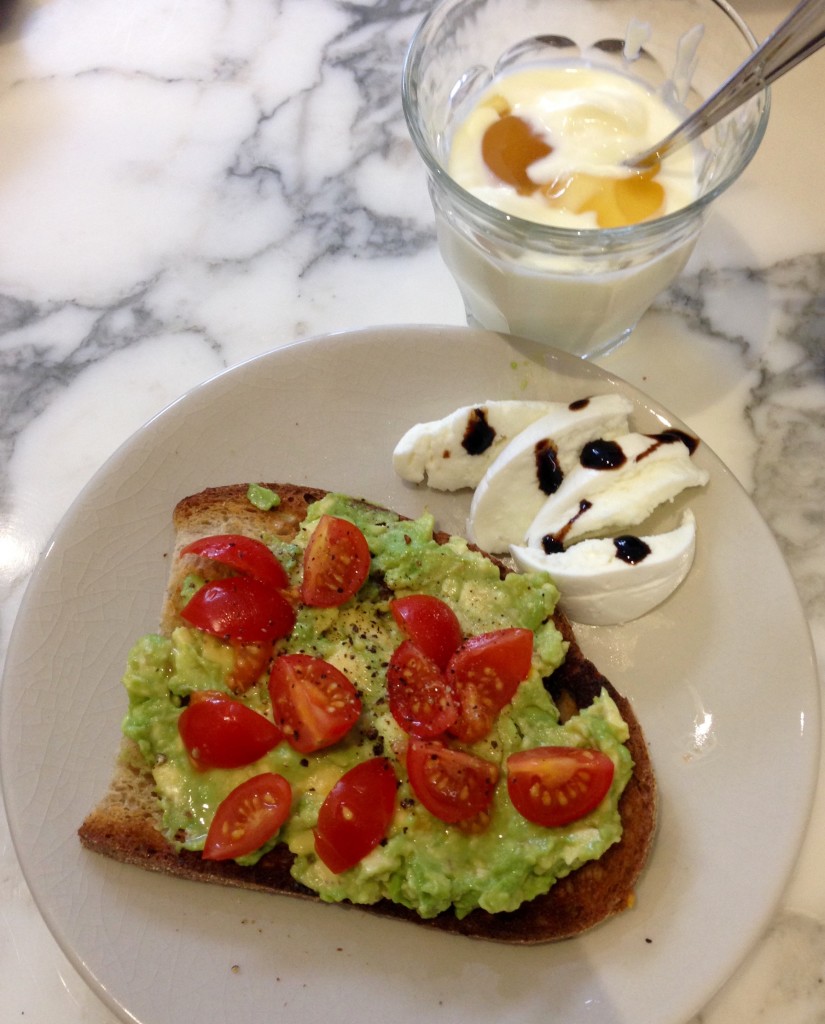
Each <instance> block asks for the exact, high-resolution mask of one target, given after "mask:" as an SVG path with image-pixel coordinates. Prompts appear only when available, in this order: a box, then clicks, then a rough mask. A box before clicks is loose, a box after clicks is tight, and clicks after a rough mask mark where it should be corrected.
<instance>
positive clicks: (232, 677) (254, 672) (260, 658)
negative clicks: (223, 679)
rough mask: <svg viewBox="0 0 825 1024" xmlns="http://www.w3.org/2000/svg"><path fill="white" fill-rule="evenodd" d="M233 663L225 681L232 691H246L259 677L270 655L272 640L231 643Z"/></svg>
mask: <svg viewBox="0 0 825 1024" xmlns="http://www.w3.org/2000/svg"><path fill="white" fill-rule="evenodd" d="M232 656H233V659H234V661H233V664H232V671H231V672H230V673H229V678H228V679H227V683H228V684H229V688H230V689H231V690H232V692H233V693H246V691H247V690H248V689H249V688H250V686H254V685H255V683H257V682H258V680H259V679H260V678H261V676H262V675H263V673H264V670H265V669H266V667H267V665H268V664H269V659H270V658H271V657H272V642H271V641H268V642H267V643H264V644H237V643H236V644H232Z"/></svg>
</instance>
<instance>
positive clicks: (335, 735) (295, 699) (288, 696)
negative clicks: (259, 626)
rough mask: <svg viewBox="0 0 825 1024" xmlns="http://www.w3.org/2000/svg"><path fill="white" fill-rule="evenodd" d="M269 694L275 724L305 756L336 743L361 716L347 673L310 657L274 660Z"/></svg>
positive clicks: (303, 655) (291, 744) (285, 656)
mask: <svg viewBox="0 0 825 1024" xmlns="http://www.w3.org/2000/svg"><path fill="white" fill-rule="evenodd" d="M269 695H270V699H271V700H272V713H273V716H274V718H275V723H276V725H278V726H279V727H280V728H281V729H282V730H283V733H284V736H285V737H286V740H287V742H288V743H289V744H290V746H292V747H294V749H295V750H298V751H300V752H301V753H302V754H310V753H312V751H314V750H320V749H321V748H322V747H329V746H331V745H332V744H333V743H337V742H338V740H340V739H341V737H342V736H345V735H346V734H347V733H348V732H349V730H350V729H351V728H352V726H353V725H354V724H355V723H356V721H357V720H358V716H359V715H360V714H361V698H360V697H359V696H358V693H357V691H356V689H355V687H354V686H353V685H352V683H351V682H350V681H349V679H347V677H346V676H345V675H344V673H343V672H341V671H339V670H338V669H337V668H336V667H335V666H334V665H330V663H329V662H328V661H324V660H323V658H313V657H312V656H311V655H309V654H282V655H281V656H280V657H279V658H276V659H275V661H274V662H273V663H272V671H271V672H270V675H269Z"/></svg>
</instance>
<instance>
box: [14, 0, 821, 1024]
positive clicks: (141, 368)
mask: <svg viewBox="0 0 825 1024" xmlns="http://www.w3.org/2000/svg"><path fill="white" fill-rule="evenodd" d="M428 6H429V4H428V3H427V2H426V0H362V2H356V0H144V2H143V3H141V4H125V3H119V2H117V0H83V2H79V0H0V602H1V603H0V652H3V651H5V649H6V645H7V643H8V638H9V635H10V632H11V629H12V626H13V621H14V618H15V613H16V611H17V608H18V606H19V603H20V600H21V597H22V594H23V591H24V588H25V584H26V580H27V578H28V576H29V574H30V572H31V570H32V569H33V567H34V565H35V563H36V560H37V558H38V556H39V554H40V553H41V552H42V550H43V549H44V546H45V545H46V543H47V541H48V538H49V536H50V534H51V532H52V530H53V529H54V528H55V526H56V524H57V523H58V521H59V520H60V518H61V516H62V515H63V513H64V512H65V510H66V509H67V508H68V506H69V505H70V503H71V502H72V500H73V498H74V497H75V496H76V494H77V493H78V491H79V490H80V488H81V487H82V486H83V484H84V483H85V482H86V481H87V480H88V479H89V478H90V477H91V475H92V474H93V473H94V472H95V471H96V470H97V469H98V467H100V466H101V464H102V463H103V462H104V460H105V459H106V458H107V457H108V456H109V455H110V454H111V453H112V452H113V451H114V449H115V448H116V447H117V446H118V445H119V444H120V443H121V442H122V441H124V440H125V439H126V438H128V437H129V436H130V435H131V434H132V433H133V432H134V431H135V430H137V429H138V428H139V427H140V426H141V424H143V423H144V422H145V421H146V420H147V419H148V418H150V417H151V416H153V415H154V414H155V413H156V412H158V411H159V410H160V409H162V408H163V407H164V406H166V405H167V404H168V403H169V402H171V401H172V400H174V399H175V398H177V397H179V396H180V395H181V394H183V393H184V392H185V391H186V390H188V389H189V388H191V387H192V386H194V385H197V384H198V383H200V382H202V381H204V380H205V379H207V378H209V377H211V376H212V375H214V374H215V373H217V372H218V371H221V370H223V369H225V368H227V367H230V366H233V365H235V364H237V363H239V362H241V361H243V360H245V359H247V358H249V357H251V356H253V355H255V354H257V353H260V352H263V351H266V350H268V349H271V348H274V347H277V346H279V345H282V344H286V343H288V342H292V341H294V340H296V339H301V338H304V337H309V336H313V335H317V334H321V333H325V332H329V331H333V330H335V331H337V330H342V329H347V328H358V327H364V326H371V325H379V324H389V323H446V324H461V323H463V319H464V314H463V308H462V305H461V302H460V299H459V297H458V293H457V291H456V289H455V287H454V285H453V283H452V281H451V279H450V278H449V276H448V274H447V272H446V270H445V268H444V267H443V265H442V263H441V261H440V258H439V256H438V253H437V250H436V247H435V240H434V233H433V228H432V218H431V212H430V207H429V201H428V198H427V194H426V186H425V181H424V174H423V169H422V167H421V165H420V163H419V160H418V158H417V157H416V155H415V153H414V152H413V149H412V146H411V143H410V141H409V139H408V136H407V132H406V128H405V124H404V121H403V117H402V114H401V107H400V92H399V75H400V67H401V62H402V59H403V53H404V50H405V47H406V44H407V41H408V39H409V37H410V35H411V33H412V31H413V29H414V27H415V25H416V24H417V22H418V21H419V19H420V17H421V16H422V15H423V13H424V12H425V11H426V9H427V8H428ZM739 9H740V11H741V12H742V14H743V15H744V17H745V18H746V20H748V21H749V23H750V24H751V25H752V27H753V28H754V31H755V33H756V34H757V36H760V37H762V36H764V35H765V34H766V33H767V32H768V31H769V30H770V28H771V27H772V25H773V24H774V23H775V22H776V21H778V20H779V18H780V17H781V16H782V15H783V14H784V13H785V12H786V11H787V10H788V9H790V3H789V2H788V0H740V3H739ZM824 83H825V54H821V55H817V56H814V57H813V58H811V59H810V60H809V61H808V62H807V63H806V64H804V65H802V66H801V67H799V68H797V69H796V70H795V71H794V72H792V73H791V74H790V75H789V76H788V77H787V78H785V79H784V80H783V81H781V82H779V83H778V84H777V85H776V86H775V87H774V90H773V109H772V113H771V120H770V123H769V126H768V130H767V135H766V137H765V140H764V143H763V145H762V147H761V149H760V151H759V153H758V154H757V156H756V158H755V159H754V161H753V163H752V164H751V166H750V167H749V168H748V169H747V171H746V172H745V174H744V175H743V177H742V178H741V179H740V180H739V182H737V184H736V185H735V186H734V187H733V189H731V190H730V191H729V192H728V193H727V194H726V195H725V196H724V198H723V199H722V200H721V201H720V202H719V203H718V205H717V207H716V209H715V210H714V211H713V214H712V216H711V219H710V221H709V223H708V225H707V228H706V231H705V233H704V234H703V236H702V239H701V241H700V243H699V245H698V247H697V249H696V251H695V253H694V255H693V257H692V259H691V262H690V263H689V265H688V267H687V268H686V270H685V271H684V273H683V274H682V276H681V277H680V279H679V280H678V281H677V283H676V284H675V285H674V287H673V288H671V289H670V290H669V291H668V292H667V293H666V294H665V295H663V296H662V297H661V298H660V299H659V300H658V301H657V302H656V304H655V306H654V308H653V309H652V310H651V311H650V312H649V313H648V314H647V315H646V316H645V318H644V319H643V320H642V322H641V324H640V325H639V327H638V328H637V330H636V331H635V333H634V334H633V336H632V337H631V339H630V340H629V341H628V342H627V344H626V345H625V346H624V347H622V348H621V349H619V350H618V351H616V352H614V353H613V354H611V355H608V356H606V357H604V358H603V359H602V360H601V361H600V362H601V364H602V365H603V366H605V367H606V368H608V369H609V370H610V371H611V372H613V373H616V374H618V375H619V376H621V377H624V378H625V379H627V380H629V381H630V382H632V383H633V384H636V385H637V386H639V387H641V388H642V389H643V390H644V391H646V392H648V393H649V394H651V395H652V396H653V397H654V398H655V399H656V400H657V401H658V402H660V403H661V404H662V405H664V406H666V407H668V408H670V409H671V410H672V411H673V412H675V413H676V414H677V415H678V416H680V417H681V418H682V419H684V420H685V421H687V423H688V424H690V426H691V427H692V428H694V429H695V430H696V431H697V432H698V433H699V434H700V435H701V436H702V437H703V438H704V440H705V441H706V442H707V443H708V444H709V445H710V446H711V447H712V448H713V449H714V450H715V451H716V453H717V454H718V455H719V456H720V457H721V458H722V459H723V460H724V461H725V462H726V463H727V465H728V466H729V467H730V469H731V470H732V471H733V473H734V474H735V475H736V476H737V477H738V479H739V480H740V481H741V483H742V484H743V485H744V487H745V488H746V490H747V491H748V492H749V493H750V495H751V496H752V498H753V501H754V502H755V504H756V506H757V507H758V509H759V510H760V512H761V514H762V515H763V516H764V518H765V519H766V521H767V522H768V524H769V526H770V527H771V529H772V530H773V532H774V534H775V536H776V538H777V541H778V543H779V546H780V548H781V550H782V552H783V554H784V556H785V557H786V559H787V561H788V564H789V566H790V570H791V573H792V575H793V577H794V578H795V581H796V584H797V586H798V589H799V592H800V596H801V599H802V602H803V604H804V607H805V610H806V613H807V616H808V619H809V623H810V627H811V632H812V635H813V639H814V644H815V647H816V651H817V657H818V660H819V662H820V664H821V663H822V661H823V658H825V514H824V513H823V509H825V457H823V456H825V298H823V296H825V203H823V202H822V200H821V196H822V193H823V190H825V170H824V169H823V168H825V134H823V132H822V130H821V124H822V120H823V117H825V99H823V96H825V90H823V84H824ZM778 642H779V641H778ZM1 656H2V654H1V653H0V657H1ZM768 813H769V810H768ZM824 857H825V792H821V793H820V794H819V796H818V799H817V801H816V803H815V806H814V810H813V815H812V819H811V822H810V826H809V830H808V833H807V836H806V838H805V841H804V844H803V847H802V850H801V854H800V858H799V861H798V864H797V867H796V869H795V871H794V873H793V875H792V877H791V878H790V879H789V882H788V886H787V889H786V891H785V893H784V896H783V898H782V901H781V905H780V907H779V909H778V912H777V913H776V915H775V918H774V920H773V922H772V924H771V926H770V928H769V929H768V930H767V932H766V933H765V935H764V936H763V937H762V939H761V941H759V943H758V944H757V946H756V947H755V948H754V949H753V950H752V952H751V953H750V955H749V956H748V958H747V959H746V961H745V962H744V963H743V964H742V965H741V967H740V968H739V969H738V970H737V971H736V973H735V974H734V976H733V977H732V978H730V980H729V982H728V983H727V984H726V985H725V987H724V988H723V989H722V990H721V991H720V992H719V993H718V994H716V995H715V996H714V998H713V999H712V1000H711V1002H710V1003H709V1004H708V1005H707V1006H706V1007H705V1008H704V1009H703V1010H702V1012H701V1014H700V1016H699V1017H698V1018H696V1020H701V1021H703V1022H705V1024H732V1022H737V1024H740V1022H742V1021H755V1020H757V1019H758V1020H759V1021H761V1022H763V1024H780V1022H781V1024H788V1022H795V1021H798V1022H813V1021H823V1020H825V984H824V983H823V976H824V973H823V972H825V873H824V872H823V871H822V867H821V865H822V861H823V858H824ZM0 993H2V996H1V997H0V1021H2V1022H3V1024H6V1022H9V1021H29V1022H37V1024H52V1022H54V1021H60V1022H62V1024H74V1022H81V1021H82V1022H85V1024H111V1022H112V1021H113V1019H114V1018H113V1017H112V1016H111V1014H110V1012H109V1011H108V1010H107V1009H106V1008H105V1007H104V1006H103V1004H102V1003H100V1002H99V1001H98V999H97V997H96V996H95V995H94V994H93V993H92V992H91V991H90V990H89V989H87V987H86V985H85V983H84V981H83V980H82V979H81V978H80V976H79V975H78V974H77V973H76V972H75V970H74V968H73V967H72V966H71V965H70V963H69V962H68V960H67V959H66V957H65V956H64V954H63V953H62V951H61V950H60V949H59V948H58V946H57V944H56V943H55V941H54V940H53V939H52V937H51V935H50V933H49V931H48V930H47V928H46V925H45V924H44V923H43V921H42V919H41V918H40V916H39V914H38V911H37V909H36V907H35V905H34V903H33V901H32V898H31V896H30V894H29V891H28V889H27V887H26V884H25V882H24V880H23V876H22V873H21V870H20V867H19V865H18V862H17V859H16V856H15V852H14V849H13V847H12V843H11V840H10V836H9V831H8V826H7V824H6V820H5V817H4V816H3V815H0ZM694 1024H695V1021H694Z"/></svg>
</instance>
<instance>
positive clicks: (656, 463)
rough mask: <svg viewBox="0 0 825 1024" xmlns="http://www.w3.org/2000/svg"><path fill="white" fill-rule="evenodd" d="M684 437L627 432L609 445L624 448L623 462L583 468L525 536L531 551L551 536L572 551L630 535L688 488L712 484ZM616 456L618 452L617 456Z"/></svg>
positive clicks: (568, 478) (545, 506)
mask: <svg viewBox="0 0 825 1024" xmlns="http://www.w3.org/2000/svg"><path fill="white" fill-rule="evenodd" d="M674 436H678V435H668V434H667V433H665V434H663V435H648V434H626V435H624V436H623V437H620V438H616V439H614V440H613V441H609V442H607V445H608V446H616V447H617V448H618V455H619V456H620V458H619V459H617V460H616V462H617V463H618V464H616V465H614V467H613V468H610V469H607V468H601V469H594V468H590V467H589V466H587V465H578V466H576V468H575V469H574V470H572V471H571V472H570V473H568V475H567V476H566V477H565V479H564V482H563V483H562V485H561V487H559V489H558V490H557V491H556V493H555V494H553V495H551V496H550V497H549V498H548V499H547V500H546V501H545V502H544V504H543V505H542V507H541V509H540V510H539V512H538V514H537V515H536V517H535V519H534V520H533V522H532V523H531V524H530V527H529V529H528V530H527V533H526V537H525V541H524V543H525V545H526V546H527V547H532V548H539V549H541V550H545V551H546V550H547V546H546V545H545V544H544V543H543V541H544V539H545V538H551V539H554V540H555V541H556V543H557V544H559V545H560V546H564V547H568V546H569V545H570V544H572V543H573V542H574V541H576V540H578V539H580V538H581V537H585V536H594V535H604V534H612V533H615V532H616V531H617V530H618V531H621V532H624V531H626V530H627V529H628V528H629V527H631V526H635V525H637V524H638V523H641V522H643V521H644V520H645V519H647V517H648V516H649V515H650V514H651V513H652V512H653V511H654V510H655V509H656V508H657V507H658V506H659V505H661V504H663V503H664V502H667V501H672V500H673V498H675V497H676V495H677V494H679V493H680V492H681V491H683V490H684V489H685V488H687V487H701V486H704V485H705V484H706V483H707V481H708V473H707V471H706V470H703V469H700V468H699V467H698V466H697V465H696V464H695V462H694V461H693V460H692V459H691V453H690V449H689V448H688V446H687V445H686V444H685V443H683V442H682V441H680V440H672V439H671V440H670V441H668V440H660V438H665V439H667V438H668V437H670V438H672V437H674ZM614 454H616V453H615V452H614Z"/></svg>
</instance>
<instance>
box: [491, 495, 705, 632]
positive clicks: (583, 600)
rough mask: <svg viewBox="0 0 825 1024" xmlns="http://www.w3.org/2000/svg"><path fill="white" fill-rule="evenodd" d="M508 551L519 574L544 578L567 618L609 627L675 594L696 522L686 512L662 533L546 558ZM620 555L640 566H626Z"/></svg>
mask: <svg viewBox="0 0 825 1024" xmlns="http://www.w3.org/2000/svg"><path fill="white" fill-rule="evenodd" d="M510 550H511V553H512V555H513V559H514V560H515V563H516V565H517V566H518V568H519V569H520V570H521V571H522V572H528V571H531V570H542V569H543V570H544V571H545V572H549V573H550V575H551V576H552V577H553V580H554V582H555V584H556V586H557V587H558V588H559V591H560V594H561V597H560V601H559V603H560V606H561V608H562V609H563V610H564V612H565V614H566V615H567V617H568V618H570V619H572V620H573V621H574V622H580V623H583V624H585V625H591V626H611V625H617V624H619V623H622V622H629V621H630V620H631V619H636V618H638V617H639V616H640V615H645V614H646V613H647V612H649V611H652V609H653V608H655V607H657V605H659V604H661V603H662V601H664V600H665V598H667V597H669V596H670V595H671V594H672V593H673V591H674V590H676V588H677V587H678V586H679V584H680V583H681V582H682V580H683V579H684V578H685V576H687V574H688V572H689V570H690V567H691V565H692V564H693V557H694V554H695V551H696V520H695V518H694V515H693V513H692V512H691V511H690V510H686V511H685V512H684V513H683V515H682V521H681V523H680V525H679V526H677V527H676V529H675V530H671V531H670V532H668V533H661V534H656V535H654V536H649V537H617V538H614V539H609V538H602V539H591V540H582V541H579V542H578V544H573V545H572V547H569V548H567V549H566V550H565V551H559V552H556V553H554V554H549V555H547V554H545V553H544V552H543V551H542V550H541V549H540V548H527V547H516V546H513V547H511V549H510ZM634 552H635V555H634ZM623 554H624V555H625V556H626V557H630V558H631V559H632V558H634V557H635V558H637V559H638V558H640V560H638V561H635V562H634V561H632V560H631V561H626V560H625V559H624V558H623Z"/></svg>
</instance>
